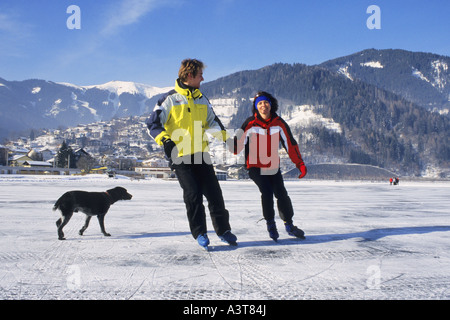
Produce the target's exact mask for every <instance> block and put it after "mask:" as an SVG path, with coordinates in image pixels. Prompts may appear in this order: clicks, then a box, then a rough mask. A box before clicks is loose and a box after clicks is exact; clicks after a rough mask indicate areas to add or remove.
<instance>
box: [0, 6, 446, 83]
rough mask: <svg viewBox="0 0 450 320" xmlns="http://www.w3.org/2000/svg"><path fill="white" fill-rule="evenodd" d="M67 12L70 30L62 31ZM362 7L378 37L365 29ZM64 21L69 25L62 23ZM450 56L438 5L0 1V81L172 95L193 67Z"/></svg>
mask: <svg viewBox="0 0 450 320" xmlns="http://www.w3.org/2000/svg"><path fill="white" fill-rule="evenodd" d="M70 5H76V6H78V7H79V8H80V15H79V17H80V19H79V20H77V21H79V22H80V27H81V28H80V29H69V28H68V27H67V20H68V19H69V20H70V19H71V18H73V17H75V16H73V14H72V12H70V13H67V8H68V7H69V6H70ZM370 5H377V6H378V7H379V8H380V10H381V14H380V21H381V29H372V30H371V29H369V28H368V27H367V25H366V21H367V20H368V19H369V18H370V17H371V13H367V12H366V11H367V8H368V7H369V6H370ZM70 21H72V20H70ZM368 48H376V49H405V50H410V51H422V52H433V53H437V54H441V55H446V56H450V1H448V0H428V1H425V0H370V1H369V0H340V1H337V0H316V1H311V0H307V1H304V0H279V1H269V0H96V1H94V0H38V1H36V0H1V1H0V77H1V78H4V79H6V80H25V79H30V78H37V79H44V80H51V81H55V82H70V83H73V84H76V85H94V84H102V83H106V82H108V81H111V80H122V81H135V82H140V83H146V84H149V85H153V86H158V87H165V86H172V85H173V84H174V80H175V78H176V77H177V73H178V68H179V65H180V61H181V60H182V59H184V58H188V57H189V58H198V59H200V60H202V61H203V62H204V63H205V64H206V65H207V68H206V69H205V72H204V77H205V81H206V82H207V81H211V80H215V79H217V78H219V77H222V76H226V75H228V74H231V73H233V72H237V71H241V70H253V69H259V68H262V67H264V66H267V65H271V64H273V63H277V62H282V63H305V64H308V65H314V64H318V63H321V62H324V61H326V60H329V59H333V58H337V57H341V56H345V55H349V54H352V53H355V52H358V51H361V50H364V49H368Z"/></svg>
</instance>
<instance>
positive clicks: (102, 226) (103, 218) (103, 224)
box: [97, 214, 111, 237]
mask: <svg viewBox="0 0 450 320" xmlns="http://www.w3.org/2000/svg"><path fill="white" fill-rule="evenodd" d="M97 219H98V223H99V224H100V229H101V230H102V233H103V234H104V235H105V236H107V237H110V236H111V235H110V234H109V233H108V232H106V230H105V223H104V220H105V215H104V214H101V215H98V216H97Z"/></svg>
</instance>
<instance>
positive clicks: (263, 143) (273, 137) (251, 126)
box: [233, 113, 303, 170]
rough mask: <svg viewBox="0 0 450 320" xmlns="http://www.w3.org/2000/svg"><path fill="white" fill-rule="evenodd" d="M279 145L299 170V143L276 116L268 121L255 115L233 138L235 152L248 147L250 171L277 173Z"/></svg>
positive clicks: (246, 151)
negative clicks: (267, 170) (259, 169)
mask: <svg viewBox="0 0 450 320" xmlns="http://www.w3.org/2000/svg"><path fill="white" fill-rule="evenodd" d="M280 143H281V145H282V146H283V147H284V149H285V150H286V152H287V153H288V155H289V158H290V159H291V161H292V162H293V163H294V164H295V165H296V166H297V167H299V166H300V165H301V164H303V159H302V156H301V154H300V150H299V147H298V144H297V141H296V140H295V139H294V137H293V136H292V132H291V129H290V128H289V126H288V124H287V123H286V122H285V121H284V120H283V119H282V118H280V117H279V116H278V115H276V114H274V115H272V117H271V118H270V119H269V120H267V121H265V120H263V119H262V118H261V117H260V116H259V115H258V114H257V113H255V114H254V115H253V116H251V117H249V118H248V119H247V120H245V122H244V123H243V125H242V127H241V130H238V133H237V134H236V136H235V137H234V150H233V152H234V154H238V153H240V152H241V151H242V149H243V148H245V159H246V161H245V162H246V165H247V169H249V168H252V167H257V168H269V169H275V170H278V168H279V165H280V157H279V154H278V149H279V146H280Z"/></svg>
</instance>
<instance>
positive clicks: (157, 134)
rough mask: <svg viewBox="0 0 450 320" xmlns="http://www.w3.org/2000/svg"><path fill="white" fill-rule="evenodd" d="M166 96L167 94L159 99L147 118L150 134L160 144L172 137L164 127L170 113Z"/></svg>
mask: <svg viewBox="0 0 450 320" xmlns="http://www.w3.org/2000/svg"><path fill="white" fill-rule="evenodd" d="M166 98H167V95H165V96H164V97H163V98H161V99H160V100H159V101H158V103H157V104H156V106H155V109H153V112H152V114H151V115H150V117H149V118H148V119H147V120H146V124H147V130H148V134H149V135H150V137H152V138H153V139H154V140H155V141H156V143H157V144H159V145H162V144H163V143H164V141H165V140H167V139H170V135H169V134H168V133H167V131H166V129H165V128H164V124H165V123H166V121H167V116H168V113H169V112H168V110H167V103H165V102H166Z"/></svg>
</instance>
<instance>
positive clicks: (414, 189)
mask: <svg viewBox="0 0 450 320" xmlns="http://www.w3.org/2000/svg"><path fill="white" fill-rule="evenodd" d="M117 185H120V186H123V187H125V188H127V189H128V191H129V192H130V193H131V194H133V199H132V200H131V201H120V202H117V203H116V204H114V205H113V206H112V207H111V209H110V211H109V213H108V215H107V216H106V219H105V225H106V230H107V231H108V232H110V233H111V234H112V236H111V237H104V236H103V235H102V234H101V233H100V229H99V226H98V223H97V220H96V219H95V218H94V219H93V220H92V221H91V225H90V227H89V228H88V229H87V230H86V232H85V235H84V236H79V235H78V230H79V229H80V228H81V226H82V225H83V222H84V214H81V213H76V214H74V217H73V218H72V220H71V221H70V222H69V224H68V225H67V226H66V227H65V229H64V231H65V235H66V238H67V240H66V241H59V240H58V239H57V234H56V226H55V221H56V220H57V219H58V217H59V214H58V213H57V212H53V211H52V207H53V204H54V202H55V201H56V199H57V198H58V197H59V196H60V195H61V194H62V193H64V192H65V191H68V190H76V189H78V190H87V191H105V190H106V189H109V188H112V187H115V186H117ZM221 186H222V189H223V193H224V198H225V201H226V205H227V208H228V210H229V211H230V215H231V225H232V228H233V232H234V233H235V234H236V235H237V237H238V242H239V245H238V246H237V247H229V246H227V245H226V244H224V243H222V242H221V241H220V240H219V239H218V238H217V237H216V236H215V234H214V233H213V231H212V227H210V230H211V231H210V232H209V237H210V240H211V250H210V251H209V252H206V251H204V250H202V249H201V248H200V247H199V246H198V245H197V243H196V241H195V240H194V239H193V238H192V237H191V235H190V233H189V229H188V224H187V219H186V216H185V208H184V203H183V201H182V194H181V188H180V187H179V185H178V182H177V181H163V180H140V181H137V180H134V181H133V180H129V179H127V178H120V177H119V179H110V178H107V177H104V176H93V177H74V176H52V177H43V176H21V175H0V205H1V209H0V219H1V222H0V236H1V243H0V299H2V300H5V299H33V300H34V299H105V300H111V299H120V300H124V299H164V300H169V299H170V300H172V299H187V300H200V299H217V300H222V299H232V300H269V299H275V300H279V299H288V300H291V299H449V298H450V217H449V214H450V201H449V200H448V199H449V194H450V192H449V191H450V184H449V183H448V182H447V183H444V182H436V183H432V182H420V183H419V182H404V181H401V183H400V185H399V186H390V185H389V183H388V182H386V183H371V182H334V181H308V180H303V181H300V180H298V181H286V186H287V189H288V191H289V194H290V196H291V198H292V201H293V204H294V208H295V212H296V214H295V219H294V222H295V223H296V224H297V225H298V226H299V227H300V228H302V229H303V230H304V231H305V232H306V240H303V241H301V240H297V239H294V238H291V237H289V236H288V235H287V234H286V233H285V232H284V230H283V228H282V223H281V221H280V220H279V219H278V220H277V221H278V226H279V231H280V240H279V242H278V243H275V242H273V241H272V240H271V239H269V237H268V235H267V232H266V228H265V223H264V221H261V218H262V214H261V206H260V196H259V193H258V191H257V188H256V186H255V185H254V184H253V182H251V181H224V182H221ZM208 221H209V220H208ZM209 225H210V226H211V224H209Z"/></svg>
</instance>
